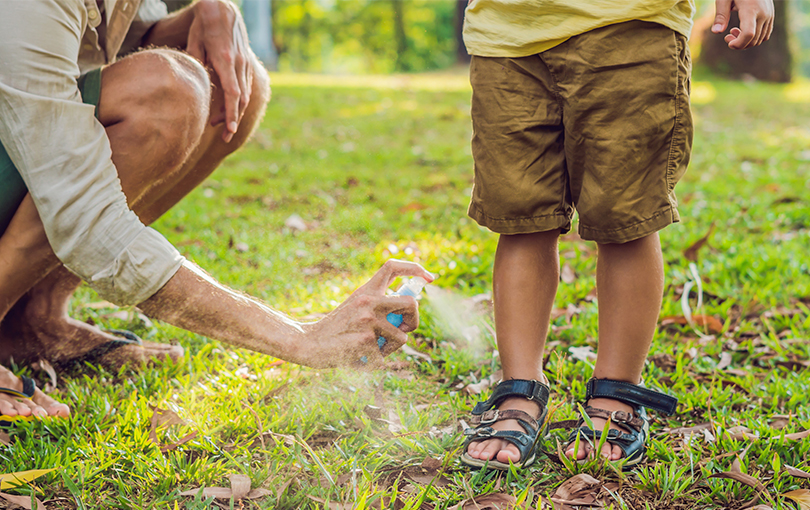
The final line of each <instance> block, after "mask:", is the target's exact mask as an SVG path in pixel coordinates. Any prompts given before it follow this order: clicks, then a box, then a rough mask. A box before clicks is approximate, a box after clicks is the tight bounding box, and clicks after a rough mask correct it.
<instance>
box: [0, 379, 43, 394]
mask: <svg viewBox="0 0 810 510" xmlns="http://www.w3.org/2000/svg"><path fill="white" fill-rule="evenodd" d="M20 381H22V384H23V389H22V391H17V390H13V389H11V388H0V393H5V394H7V395H14V396H15V397H17V398H33V397H34V392H35V391H37V383H35V382H34V380H33V379H31V378H30V377H25V376H24V375H21V376H20Z"/></svg>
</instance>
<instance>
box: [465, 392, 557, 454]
mask: <svg viewBox="0 0 810 510" xmlns="http://www.w3.org/2000/svg"><path fill="white" fill-rule="evenodd" d="M548 395H549V390H548V386H546V385H545V384H543V383H541V382H540V381H527V380H525V379H510V380H508V381H501V383H500V384H498V386H497V387H496V388H495V390H494V391H493V392H492V396H490V397H489V399H488V400H486V401H485V402H478V404H476V406H475V408H474V409H473V410H472V418H471V420H470V421H471V423H472V424H473V425H476V427H475V428H468V429H467V430H465V431H464V435H466V436H467V440H466V441H464V454H463V455H462V456H461V463H462V464H465V465H467V466H469V467H472V468H481V467H484V466H488V467H490V468H493V469H500V470H507V469H509V464H506V463H503V462H499V461H498V460H495V459H492V460H481V459H475V458H473V457H471V456H470V454H469V453H467V447H468V446H469V445H470V443H475V442H479V441H486V440H488V439H503V440H504V441H508V442H510V443H512V444H513V445H515V446H516V447H517V449H518V451H519V452H520V461H519V462H517V463H515V464H518V465H519V466H520V467H528V466H530V465H531V464H532V463H533V462H534V461H535V458H536V456H535V452H534V450H535V443H536V442H537V436H538V435H539V434H540V431H541V429H542V428H543V427H544V424H545V421H546V415H547V414H548V409H547V408H546V405H547V404H548ZM509 397H523V398H525V399H527V400H532V401H535V402H537V403H538V404H539V405H540V416H539V417H538V418H533V417H532V416H530V415H529V414H528V413H526V412H524V411H520V410H517V409H505V410H503V411H501V410H499V409H495V408H496V407H497V406H498V404H500V403H501V402H502V401H503V400H504V399H506V398H509ZM503 420H516V421H517V422H518V423H519V424H520V426H521V427H523V430H524V431H523V432H521V431H519V430H495V429H493V428H492V426H491V425H492V424H494V423H497V422H499V421H503Z"/></svg>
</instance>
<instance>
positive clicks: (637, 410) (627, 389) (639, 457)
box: [568, 379, 678, 471]
mask: <svg viewBox="0 0 810 510" xmlns="http://www.w3.org/2000/svg"><path fill="white" fill-rule="evenodd" d="M592 398H609V399H611V400H618V401H619V402H624V403H625V404H628V405H630V406H632V407H633V412H632V413H626V412H624V411H607V410H605V409H599V408H596V407H592V406H587V407H585V409H584V410H585V414H587V415H588V417H590V418H602V419H604V420H607V419H609V420H610V421H611V423H615V424H617V425H620V426H622V427H625V428H627V429H628V432H622V431H620V430H615V429H611V430H609V431H608V433H607V437H606V438H605V441H606V442H607V443H610V444H612V445H615V446H618V447H619V448H621V450H622V452H623V453H624V455H623V456H622V460H624V461H625V462H624V464H623V466H622V470H623V471H630V470H632V469H635V468H636V467H637V466H638V465H639V464H641V463H642V462H644V459H645V458H646V456H647V439H648V438H649V437H650V421H649V419H648V418H647V412H646V411H645V408H647V409H652V410H654V411H658V412H661V413H664V414H667V415H670V414H672V413H674V412H675V408H676V406H677V405H678V399H677V398H675V397H671V396H669V395H665V394H663V393H659V392H657V391H653V390H648V389H647V388H645V387H643V386H642V385H638V384H631V383H628V382H624V381H613V380H610V379H591V380H589V381H588V386H587V390H586V393H585V402H588V401H589V400H590V399H592ZM584 424H585V420H583V419H582V418H580V419H579V420H577V422H576V425H575V427H576V428H575V429H574V430H572V431H571V433H570V434H569V436H568V444H569V445H570V444H571V443H573V442H574V441H576V438H577V435H579V436H580V438H585V439H586V440H587V441H588V442H589V443H590V444H591V445H592V446H593V445H596V444H597V443H598V442H599V440H600V438H601V437H602V431H601V430H591V429H590V428H588V427H586V426H585V425H584Z"/></svg>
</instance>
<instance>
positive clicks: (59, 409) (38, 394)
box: [0, 366, 70, 418]
mask: <svg viewBox="0 0 810 510" xmlns="http://www.w3.org/2000/svg"><path fill="white" fill-rule="evenodd" d="M0 387H2V388H9V389H12V390H15V391H22V390H23V383H22V381H21V380H20V378H19V377H17V376H16V375H14V374H13V373H12V372H11V371H10V370H8V369H7V368H5V367H3V366H0ZM0 415H5V416H34V417H37V418H46V417H60V418H67V417H68V416H70V408H69V407H68V406H67V405H65V404H61V403H59V402H57V401H56V400H54V399H52V398H51V397H49V396H47V395H46V394H44V393H42V391H41V390H40V389H39V388H37V390H36V391H35V392H34V396H33V397H32V398H31V399H30V400H29V399H24V398H18V397H15V396H13V395H9V394H7V393H0Z"/></svg>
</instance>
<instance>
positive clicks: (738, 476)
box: [709, 471, 765, 491]
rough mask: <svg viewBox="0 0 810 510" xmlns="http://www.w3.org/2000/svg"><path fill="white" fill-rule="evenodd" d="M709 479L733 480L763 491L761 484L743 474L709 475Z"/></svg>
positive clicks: (763, 487)
mask: <svg viewBox="0 0 810 510" xmlns="http://www.w3.org/2000/svg"><path fill="white" fill-rule="evenodd" d="M709 478H726V479H728V480H734V481H735V482H740V483H744V484H745V485H747V486H749V487H753V488H754V489H756V490H758V491H764V490H765V486H764V485H762V482H760V481H759V480H757V479H756V478H754V477H753V476H751V475H746V474H745V473H733V472H730V471H729V472H724V473H715V474H713V475H711V476H710V477H709Z"/></svg>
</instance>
